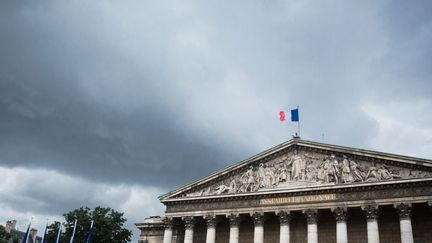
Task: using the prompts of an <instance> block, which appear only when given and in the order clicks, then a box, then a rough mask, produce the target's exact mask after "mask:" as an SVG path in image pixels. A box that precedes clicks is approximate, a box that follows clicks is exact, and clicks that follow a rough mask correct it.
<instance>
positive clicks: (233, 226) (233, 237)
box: [228, 214, 240, 243]
mask: <svg viewBox="0 0 432 243" xmlns="http://www.w3.org/2000/svg"><path fill="white" fill-rule="evenodd" d="M228 219H229V224H230V236H229V243H239V224H240V219H239V216H238V215H235V214H230V215H229V216H228Z"/></svg>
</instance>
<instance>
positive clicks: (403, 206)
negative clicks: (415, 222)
mask: <svg viewBox="0 0 432 243" xmlns="http://www.w3.org/2000/svg"><path fill="white" fill-rule="evenodd" d="M394 207H395V208H396V209H397V211H398V214H399V218H400V219H401V220H403V219H410V218H411V203H398V204H395V205H394Z"/></svg>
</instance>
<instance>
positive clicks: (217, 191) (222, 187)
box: [214, 184, 229, 195]
mask: <svg viewBox="0 0 432 243" xmlns="http://www.w3.org/2000/svg"><path fill="white" fill-rule="evenodd" d="M228 191H229V188H228V187H227V186H225V185H224V184H221V185H219V186H217V187H215V189H214V193H215V194H216V195H220V194H222V193H224V192H228Z"/></svg>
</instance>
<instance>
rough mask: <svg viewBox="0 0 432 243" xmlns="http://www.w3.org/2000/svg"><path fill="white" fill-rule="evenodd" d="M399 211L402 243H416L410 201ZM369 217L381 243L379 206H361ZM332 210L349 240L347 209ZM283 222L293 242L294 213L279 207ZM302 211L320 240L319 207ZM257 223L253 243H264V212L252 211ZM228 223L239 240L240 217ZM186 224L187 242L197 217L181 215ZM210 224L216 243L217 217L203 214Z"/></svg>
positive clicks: (168, 230) (284, 234)
mask: <svg viewBox="0 0 432 243" xmlns="http://www.w3.org/2000/svg"><path fill="white" fill-rule="evenodd" d="M394 207H395V208H396V209H397V211H398V214H399V221H400V234H401V242H402V243H413V242H414V239H413V231H412V226H411V204H410V203H398V204H394ZM362 210H363V211H364V213H365V215H366V220H367V242H368V243H379V242H380V241H379V228H378V215H379V214H378V213H379V207H378V206H377V205H365V206H363V207H362ZM332 212H333V214H334V216H335V219H336V242H337V243H347V242H348V231H347V223H346V222H347V208H345V207H335V208H332ZM276 214H277V216H278V218H279V222H280V237H279V239H280V241H279V242H280V243H289V242H290V220H291V215H290V212H289V211H288V210H280V211H277V212H276ZM303 214H304V215H305V217H306V220H307V242H308V243H318V219H319V215H318V210H317V209H306V210H303ZM250 215H251V217H252V219H253V222H254V243H264V212H253V213H250ZM226 216H227V218H228V220H229V224H230V230H229V243H239V223H240V222H239V216H238V215H235V214H230V215H226ZM182 219H183V221H184V224H185V235H184V243H193V233H194V224H195V219H194V217H184V218H182ZM204 219H205V221H206V223H207V235H206V243H215V240H216V217H215V216H214V215H208V216H205V217H204ZM172 222H173V221H172V219H170V218H167V219H166V220H165V231H164V238H163V243H171V242H172V236H173V233H172V232H173V231H172Z"/></svg>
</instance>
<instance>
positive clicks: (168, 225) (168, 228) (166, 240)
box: [163, 218, 173, 243]
mask: <svg viewBox="0 0 432 243" xmlns="http://www.w3.org/2000/svg"><path fill="white" fill-rule="evenodd" d="M164 226H165V230H164V237H163V243H171V242H172V235H173V225H172V219H170V218H165V219H164Z"/></svg>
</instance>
